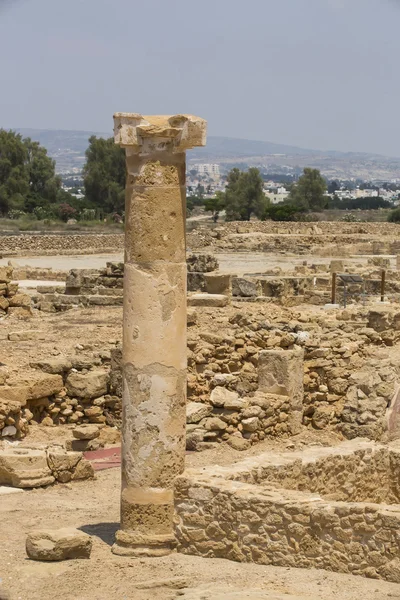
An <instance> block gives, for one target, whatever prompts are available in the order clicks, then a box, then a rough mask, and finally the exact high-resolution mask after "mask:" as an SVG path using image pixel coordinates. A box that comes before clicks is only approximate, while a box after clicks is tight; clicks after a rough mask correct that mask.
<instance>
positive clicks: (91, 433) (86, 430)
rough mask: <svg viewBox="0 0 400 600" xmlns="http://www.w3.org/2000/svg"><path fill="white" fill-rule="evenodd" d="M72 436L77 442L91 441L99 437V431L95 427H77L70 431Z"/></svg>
mask: <svg viewBox="0 0 400 600" xmlns="http://www.w3.org/2000/svg"><path fill="white" fill-rule="evenodd" d="M72 435H73V436H74V438H76V439H77V440H93V439H94V438H97V437H99V435H100V430H99V428H98V427H97V425H78V427H75V429H74V430H73V431H72Z"/></svg>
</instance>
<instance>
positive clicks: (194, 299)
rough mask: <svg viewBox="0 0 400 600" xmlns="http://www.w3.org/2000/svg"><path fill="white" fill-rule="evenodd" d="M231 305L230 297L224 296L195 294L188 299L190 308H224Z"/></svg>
mask: <svg viewBox="0 0 400 600" xmlns="http://www.w3.org/2000/svg"><path fill="white" fill-rule="evenodd" d="M228 303H229V298H228V296H223V295H222V294H193V295H192V296H189V297H188V306H208V307H210V308H223V307H224V306H227V304H228Z"/></svg>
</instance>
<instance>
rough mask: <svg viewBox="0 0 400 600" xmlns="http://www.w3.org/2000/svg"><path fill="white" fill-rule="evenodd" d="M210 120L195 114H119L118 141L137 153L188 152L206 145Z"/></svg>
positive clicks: (116, 120)
mask: <svg viewBox="0 0 400 600" xmlns="http://www.w3.org/2000/svg"><path fill="white" fill-rule="evenodd" d="M206 132H207V121H205V120H204V119H201V118H200V117H195V116H193V115H152V116H142V115H139V114H138V113H115V115H114V141H115V143H116V144H118V145H120V146H122V147H125V148H128V149H130V150H131V151H132V152H134V153H138V154H148V153H151V152H159V151H164V150H166V151H168V152H173V153H179V152H185V151H186V150H189V149H190V148H195V147H196V146H205V145H206Z"/></svg>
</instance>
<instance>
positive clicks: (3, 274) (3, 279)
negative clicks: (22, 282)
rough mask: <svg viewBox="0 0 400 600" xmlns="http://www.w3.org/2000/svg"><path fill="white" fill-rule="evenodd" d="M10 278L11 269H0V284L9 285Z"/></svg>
mask: <svg viewBox="0 0 400 600" xmlns="http://www.w3.org/2000/svg"><path fill="white" fill-rule="evenodd" d="M11 276H12V269H11V268H10V267H0V283H9V281H10V280H11Z"/></svg>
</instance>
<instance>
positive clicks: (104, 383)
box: [0, 353, 121, 439]
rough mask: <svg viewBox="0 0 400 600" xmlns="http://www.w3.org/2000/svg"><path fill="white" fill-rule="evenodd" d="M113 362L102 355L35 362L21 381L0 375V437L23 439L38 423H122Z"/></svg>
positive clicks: (104, 354)
mask: <svg viewBox="0 0 400 600" xmlns="http://www.w3.org/2000/svg"><path fill="white" fill-rule="evenodd" d="M109 363H110V356H109V355H107V353H101V355H100V354H99V355H98V356H93V357H92V358H83V357H79V356H74V357H70V358H67V357H61V358H51V359H48V360H43V361H39V362H37V363H32V364H31V365H30V367H31V370H29V371H28V372H27V373H24V374H23V375H22V374H21V376H19V377H17V376H13V377H11V378H9V377H7V375H6V373H5V372H3V373H0V439H1V438H16V439H20V438H23V437H25V435H27V433H28V427H29V425H34V424H39V423H40V424H42V425H45V426H47V427H53V426H56V425H64V424H81V423H97V424H102V423H105V424H107V425H110V426H115V425H119V424H120V422H121V398H120V397H117V396H115V395H113V393H112V391H111V388H110V384H109ZM33 369H34V370H33Z"/></svg>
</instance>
